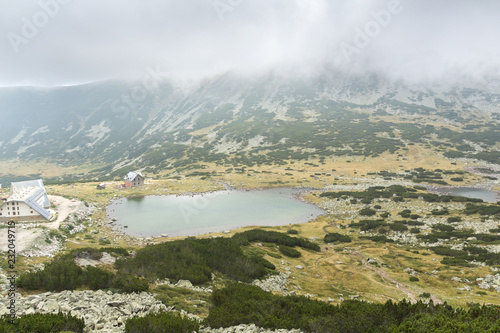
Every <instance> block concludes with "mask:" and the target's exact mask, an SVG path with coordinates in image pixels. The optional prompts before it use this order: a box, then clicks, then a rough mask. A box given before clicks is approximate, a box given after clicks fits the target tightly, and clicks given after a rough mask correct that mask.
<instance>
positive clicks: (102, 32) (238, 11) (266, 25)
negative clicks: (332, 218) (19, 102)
mask: <svg viewBox="0 0 500 333" xmlns="http://www.w3.org/2000/svg"><path fill="white" fill-rule="evenodd" d="M499 13H500V2H498V1H493V0H491V1H488V0H485V1H466V0H461V1H460V0H458V1H457V0H442V1H432V0H419V1H416V0H414V1H409V0H384V1H380V0H376V1H365V0H349V1H347V0H337V1H335V0H251V1H250V0H190V1H174V0H145V1H129V0H126V1H124V0H107V1H97V0H85V1H75V0H40V1H7V0H1V1H0V33H1V35H2V39H1V40H0V85H1V86H15V85H34V86H58V85H70V84H79V83H85V82H91V81H98V80H105V79H112V78H140V77H142V76H144V75H145V74H146V71H147V70H146V68H148V67H149V68H155V69H157V70H158V72H160V73H161V75H163V76H171V77H180V78H188V79H198V78H203V77H207V76H211V75H216V74H219V73H223V72H227V71H235V72H239V73H243V74H247V75H253V74H258V73H265V72H267V71H270V70H272V71H276V72H281V73H288V74H289V73H293V74H296V75H317V74H319V73H322V72H324V71H326V70H330V69H335V70H341V71H346V72H352V73H357V74H363V73H371V72H377V73H380V74H383V75H386V76H387V77H389V78H393V79H401V78H402V79H405V80H407V81H412V82H419V81H428V80H432V81H438V82H439V80H463V79H464V78H466V79H480V78H481V77H482V76H483V75H485V74H488V75H496V73H498V68H500V43H498V41H497V40H498V36H499V35H500V20H498V15H499Z"/></svg>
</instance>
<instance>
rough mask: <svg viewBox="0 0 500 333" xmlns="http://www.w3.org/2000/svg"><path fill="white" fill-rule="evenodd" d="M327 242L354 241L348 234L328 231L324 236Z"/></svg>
mask: <svg viewBox="0 0 500 333" xmlns="http://www.w3.org/2000/svg"><path fill="white" fill-rule="evenodd" d="M323 241H324V242H325V243H350V242H351V241H352V239H351V237H349V236H347V235H342V234H339V233H336V232H333V233H328V234H326V235H325V237H324V238H323Z"/></svg>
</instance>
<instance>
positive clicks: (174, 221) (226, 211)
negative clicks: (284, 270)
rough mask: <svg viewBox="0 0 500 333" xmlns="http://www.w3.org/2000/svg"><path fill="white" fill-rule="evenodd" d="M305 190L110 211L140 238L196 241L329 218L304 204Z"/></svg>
mask: <svg viewBox="0 0 500 333" xmlns="http://www.w3.org/2000/svg"><path fill="white" fill-rule="evenodd" d="M303 192H304V190H299V189H271V190H255V191H237V190H232V191H217V192H212V193H205V194H197V195H178V196H175V195H168V196H146V197H140V198H121V199H118V200H114V201H112V202H111V204H110V205H108V207H107V214H108V216H109V217H110V218H116V219H117V222H116V223H117V224H119V225H122V226H127V228H125V229H123V231H124V232H126V233H127V234H130V235H136V236H159V235H161V234H168V235H169V236H194V235H199V234H206V233H210V232H220V231H224V230H230V229H236V228H239V227H243V226H253V225H259V226H276V225H287V224H295V223H305V222H308V221H310V220H312V219H314V218H316V217H317V216H319V215H322V214H323V213H324V211H323V210H321V209H320V208H318V207H316V206H315V205H313V204H310V203H307V202H304V201H301V200H299V199H298V195H299V194H300V193H303Z"/></svg>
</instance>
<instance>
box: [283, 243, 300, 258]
mask: <svg viewBox="0 0 500 333" xmlns="http://www.w3.org/2000/svg"><path fill="white" fill-rule="evenodd" d="M278 249H279V250H280V252H281V253H283V254H284V255H285V256H287V257H291V258H299V257H300V256H301V253H300V252H299V251H297V250H295V249H294V248H292V247H289V246H286V245H280V246H279V247H278Z"/></svg>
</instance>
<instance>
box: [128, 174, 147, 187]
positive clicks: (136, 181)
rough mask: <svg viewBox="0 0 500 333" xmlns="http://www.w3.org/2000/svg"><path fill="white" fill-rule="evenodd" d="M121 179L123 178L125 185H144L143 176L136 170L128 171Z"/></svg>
mask: <svg viewBox="0 0 500 333" xmlns="http://www.w3.org/2000/svg"><path fill="white" fill-rule="evenodd" d="M123 179H124V180H125V187H132V186H142V185H144V176H143V175H142V173H140V172H138V171H135V172H132V171H131V172H129V173H128V174H127V175H126V176H125V177H124V178H123Z"/></svg>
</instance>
